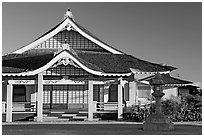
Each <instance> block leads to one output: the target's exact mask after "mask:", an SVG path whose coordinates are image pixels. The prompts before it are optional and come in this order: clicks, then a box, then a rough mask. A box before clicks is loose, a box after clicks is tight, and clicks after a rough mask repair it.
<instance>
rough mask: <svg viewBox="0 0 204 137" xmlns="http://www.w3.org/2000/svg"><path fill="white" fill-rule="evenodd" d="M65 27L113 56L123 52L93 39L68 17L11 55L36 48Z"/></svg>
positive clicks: (93, 37) (95, 38) (92, 36)
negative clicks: (69, 27)
mask: <svg viewBox="0 0 204 137" xmlns="http://www.w3.org/2000/svg"><path fill="white" fill-rule="evenodd" d="M67 25H71V26H72V27H73V29H74V30H75V31H77V32H79V33H80V34H81V35H83V36H84V37H86V38H87V39H89V40H91V41H92V42H94V43H96V44H97V45H98V46H100V47H102V48H104V49H106V50H107V51H109V52H111V53H113V54H123V52H121V51H119V50H117V49H115V48H113V47H111V46H110V45H108V44H106V43H105V42H103V41H101V40H100V39H99V38H97V37H95V36H94V35H93V34H92V33H90V32H89V31H88V30H86V29H85V28H83V27H82V26H80V25H79V24H78V23H76V22H75V21H73V20H72V19H71V18H69V17H67V18H65V19H64V20H63V21H62V22H60V23H59V24H58V25H56V26H55V27H53V28H52V29H50V30H49V31H48V32H46V33H45V34H43V35H42V36H40V37H39V38H37V39H36V40H34V41H33V42H32V43H30V44H28V45H26V46H24V47H22V48H20V49H18V50H16V51H14V52H13V53H16V54H21V53H23V52H26V51H28V50H30V49H33V48H35V47H37V46H38V45H39V44H40V43H42V42H44V41H46V40H47V39H49V38H51V37H53V36H54V35H56V34H57V33H59V32H60V31H62V30H63V29H64V28H66V26H67Z"/></svg>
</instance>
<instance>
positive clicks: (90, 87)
mask: <svg viewBox="0 0 204 137" xmlns="http://www.w3.org/2000/svg"><path fill="white" fill-rule="evenodd" d="M93 109H94V107H93V81H91V80H89V82H88V120H89V121H92V120H93V112H94V110H93Z"/></svg>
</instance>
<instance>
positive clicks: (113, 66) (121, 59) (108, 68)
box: [78, 52, 176, 73]
mask: <svg viewBox="0 0 204 137" xmlns="http://www.w3.org/2000/svg"><path fill="white" fill-rule="evenodd" d="M78 55H79V57H80V58H83V59H84V60H86V61H87V62H90V63H93V64H95V65H97V66H99V67H100V68H102V70H103V71H105V72H108V73H129V72H130V68H134V69H137V70H139V71H143V72H157V71H172V70H174V69H176V68H174V67H170V66H162V65H159V64H156V63H151V62H148V61H144V60H141V59H138V58H135V57H134V56H131V55H127V54H107V53H93V52H92V53H91V52H80V53H78Z"/></svg>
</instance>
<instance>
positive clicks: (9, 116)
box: [6, 81, 13, 122]
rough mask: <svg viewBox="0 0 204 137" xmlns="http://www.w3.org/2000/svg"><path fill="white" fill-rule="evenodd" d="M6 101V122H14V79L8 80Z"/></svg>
mask: <svg viewBox="0 0 204 137" xmlns="http://www.w3.org/2000/svg"><path fill="white" fill-rule="evenodd" d="M6 102H7V104H6V122H12V105H13V85H12V81H8V85H7V100H6Z"/></svg>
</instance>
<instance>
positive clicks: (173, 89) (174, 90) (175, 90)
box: [162, 87, 178, 100]
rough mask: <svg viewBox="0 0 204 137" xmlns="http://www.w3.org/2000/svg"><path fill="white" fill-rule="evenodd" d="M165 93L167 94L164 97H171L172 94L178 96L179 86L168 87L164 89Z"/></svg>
mask: <svg viewBox="0 0 204 137" xmlns="http://www.w3.org/2000/svg"><path fill="white" fill-rule="evenodd" d="M163 93H164V94H165V95H164V96H163V97H162V99H164V100H165V99H171V97H172V96H174V97H178V87H168V88H167V87H166V88H164V89H163Z"/></svg>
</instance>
